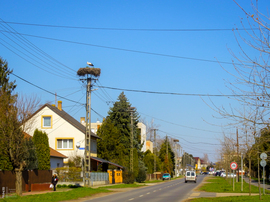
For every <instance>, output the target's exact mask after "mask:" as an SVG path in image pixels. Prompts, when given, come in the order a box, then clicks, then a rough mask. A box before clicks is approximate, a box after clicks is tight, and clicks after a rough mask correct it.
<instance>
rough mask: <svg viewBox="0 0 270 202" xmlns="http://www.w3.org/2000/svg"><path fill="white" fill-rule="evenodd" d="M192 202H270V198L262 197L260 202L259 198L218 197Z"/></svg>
mask: <svg viewBox="0 0 270 202" xmlns="http://www.w3.org/2000/svg"><path fill="white" fill-rule="evenodd" d="M190 201H192V202H212V201H213V202H228V201H230V202H234V201H235V202H256V201H258V202H259V201H270V196H269V195H265V196H262V200H260V197H259V196H230V197H216V198H197V199H192V200H190Z"/></svg>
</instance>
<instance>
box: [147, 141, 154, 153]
mask: <svg viewBox="0 0 270 202" xmlns="http://www.w3.org/2000/svg"><path fill="white" fill-rule="evenodd" d="M147 150H150V152H151V153H153V142H151V141H150V140H146V151H147Z"/></svg>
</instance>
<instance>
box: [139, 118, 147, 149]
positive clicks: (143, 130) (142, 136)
mask: <svg viewBox="0 0 270 202" xmlns="http://www.w3.org/2000/svg"><path fill="white" fill-rule="evenodd" d="M137 127H138V128H139V129H140V139H141V145H142V151H143V152H146V125H145V124H144V123H141V122H139V123H138V124H137Z"/></svg>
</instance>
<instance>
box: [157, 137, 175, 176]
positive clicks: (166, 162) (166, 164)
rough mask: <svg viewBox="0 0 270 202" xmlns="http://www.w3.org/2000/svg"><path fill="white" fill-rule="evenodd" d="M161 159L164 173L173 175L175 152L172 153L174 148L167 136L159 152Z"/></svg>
mask: <svg viewBox="0 0 270 202" xmlns="http://www.w3.org/2000/svg"><path fill="white" fill-rule="evenodd" d="M167 148H168V150H167ZM167 151H168V153H167ZM159 159H160V161H161V165H162V168H161V169H162V171H163V172H168V173H170V174H171V175H172V172H173V169H174V152H173V151H172V148H171V145H170V143H169V140H168V137H167V136H166V138H165V140H164V142H163V143H162V145H161V148H160V151H159Z"/></svg>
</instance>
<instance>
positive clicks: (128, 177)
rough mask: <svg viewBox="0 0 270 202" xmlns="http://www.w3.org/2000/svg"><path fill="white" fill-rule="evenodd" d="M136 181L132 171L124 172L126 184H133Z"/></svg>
mask: <svg viewBox="0 0 270 202" xmlns="http://www.w3.org/2000/svg"><path fill="white" fill-rule="evenodd" d="M134 181H135V178H134V173H133V172H131V171H125V172H123V182H124V183H125V184H133V183H134Z"/></svg>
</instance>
